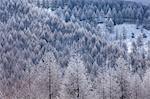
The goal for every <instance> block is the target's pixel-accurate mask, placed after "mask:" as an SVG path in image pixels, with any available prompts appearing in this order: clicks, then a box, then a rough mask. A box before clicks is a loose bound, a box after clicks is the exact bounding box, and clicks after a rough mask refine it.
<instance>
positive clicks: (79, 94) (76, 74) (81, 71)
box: [63, 55, 89, 99]
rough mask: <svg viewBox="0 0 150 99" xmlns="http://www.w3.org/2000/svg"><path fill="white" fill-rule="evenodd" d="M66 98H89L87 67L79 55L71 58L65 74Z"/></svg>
mask: <svg viewBox="0 0 150 99" xmlns="http://www.w3.org/2000/svg"><path fill="white" fill-rule="evenodd" d="M63 89H64V91H63V92H64V97H63V98H64V99H88V91H89V85H88V81H87V74H86V69H85V65H84V63H83V61H82V60H81V58H80V56H79V55H75V56H74V55H73V56H72V57H71V58H70V61H69V63H68V67H67V69H66V71H65V76H64V88H63Z"/></svg>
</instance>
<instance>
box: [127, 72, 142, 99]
mask: <svg viewBox="0 0 150 99" xmlns="http://www.w3.org/2000/svg"><path fill="white" fill-rule="evenodd" d="M130 86H131V99H142V98H143V88H142V79H141V78H140V76H139V75H138V74H137V73H135V74H133V75H132V77H131V79H130Z"/></svg>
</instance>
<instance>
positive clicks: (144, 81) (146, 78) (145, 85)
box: [143, 69, 150, 99]
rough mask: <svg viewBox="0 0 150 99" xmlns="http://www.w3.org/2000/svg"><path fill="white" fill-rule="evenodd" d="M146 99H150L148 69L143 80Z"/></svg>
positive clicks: (149, 72) (149, 73)
mask: <svg viewBox="0 0 150 99" xmlns="http://www.w3.org/2000/svg"><path fill="white" fill-rule="evenodd" d="M143 87H144V99H149V98H150V69H148V70H147V71H146V73H145V75H144V78H143Z"/></svg>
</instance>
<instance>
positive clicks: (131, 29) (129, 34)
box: [115, 24, 150, 53]
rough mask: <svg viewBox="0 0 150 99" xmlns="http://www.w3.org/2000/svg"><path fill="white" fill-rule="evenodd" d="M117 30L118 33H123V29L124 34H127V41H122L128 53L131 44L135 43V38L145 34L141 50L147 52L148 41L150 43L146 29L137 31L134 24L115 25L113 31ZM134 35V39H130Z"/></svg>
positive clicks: (149, 35)
mask: <svg viewBox="0 0 150 99" xmlns="http://www.w3.org/2000/svg"><path fill="white" fill-rule="evenodd" d="M116 29H117V30H118V32H119V33H122V32H123V29H125V32H126V33H127V39H126V40H124V42H125V43H126V44H127V47H128V52H129V53H130V52H131V49H132V42H133V41H135V42H136V41H137V38H138V37H139V36H140V35H142V34H143V33H145V35H146V36H147V37H146V38H143V39H142V40H143V44H144V45H143V46H142V47H141V50H145V51H146V52H147V51H148V41H150V31H149V30H146V29H143V30H141V29H137V28H136V25H135V24H122V25H116V26H115V30H116ZM133 33H134V36H135V38H132V34H133Z"/></svg>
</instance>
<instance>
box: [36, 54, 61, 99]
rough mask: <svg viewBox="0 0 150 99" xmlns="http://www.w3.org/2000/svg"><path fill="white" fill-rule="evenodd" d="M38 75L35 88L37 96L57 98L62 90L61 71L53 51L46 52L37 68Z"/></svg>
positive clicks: (49, 98)
mask: <svg viewBox="0 0 150 99" xmlns="http://www.w3.org/2000/svg"><path fill="white" fill-rule="evenodd" d="M35 71H36V72H35V73H36V75H37V77H36V78H35V80H34V83H33V84H34V85H33V88H34V89H35V92H34V93H35V96H36V97H37V98H38V99H39V98H40V99H41V98H44V99H57V98H58V97H59V91H60V84H61V79H60V71H59V66H58V64H57V63H56V59H55V57H54V54H53V53H52V52H48V53H46V54H45V55H44V56H43V58H42V59H41V61H40V63H39V65H38V66H37V67H36V69H35Z"/></svg>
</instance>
